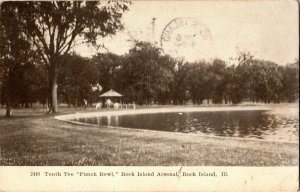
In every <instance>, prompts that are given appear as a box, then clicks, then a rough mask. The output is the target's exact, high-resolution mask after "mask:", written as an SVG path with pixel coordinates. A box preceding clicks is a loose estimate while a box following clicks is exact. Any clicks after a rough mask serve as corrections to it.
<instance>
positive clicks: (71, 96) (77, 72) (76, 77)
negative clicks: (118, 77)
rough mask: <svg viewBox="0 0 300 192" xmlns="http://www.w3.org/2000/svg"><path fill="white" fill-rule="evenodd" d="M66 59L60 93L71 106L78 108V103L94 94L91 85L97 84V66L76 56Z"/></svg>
mask: <svg viewBox="0 0 300 192" xmlns="http://www.w3.org/2000/svg"><path fill="white" fill-rule="evenodd" d="M64 57H65V58H64V60H65V64H64V65H63V66H62V69H61V70H60V74H59V78H58V84H59V86H60V87H61V89H59V90H58V93H59V95H61V96H63V98H64V100H65V101H66V102H67V103H68V104H69V105H70V104H73V105H74V106H75V108H77V107H78V101H82V100H83V99H88V98H89V97H90V95H91V92H92V89H91V85H93V84H96V83H97V80H98V71H97V66H96V65H95V64H94V63H92V62H90V61H89V59H88V58H83V57H81V56H79V55H76V54H73V55H65V56H64Z"/></svg>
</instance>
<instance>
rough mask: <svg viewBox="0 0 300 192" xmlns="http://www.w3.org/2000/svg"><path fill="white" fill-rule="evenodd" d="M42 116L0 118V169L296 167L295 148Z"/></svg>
mask: <svg viewBox="0 0 300 192" xmlns="http://www.w3.org/2000/svg"><path fill="white" fill-rule="evenodd" d="M60 111H61V112H60V114H68V113H74V112H76V111H75V110H74V109H68V108H63V109H61V110H60ZM88 111H95V110H94V109H88V110H87V112H88ZM45 112H46V110H45V109H40V108H39V109H22V110H14V111H13V115H14V117H12V118H10V119H6V118H0V147H1V151H0V152H1V157H0V158H1V159H0V165H31V166H32V165H50V166H51V165H57V166H60V165H98V166H99V165H100V166H101V165H106V166H110V165H112V166H114V165H118V166H125V165H126V166H127V165H134V166H155V165H174V166H175V165H186V166H210V165H212V166H296V165H298V161H299V153H298V149H299V145H298V144H292V143H278V142H261V141H250V140H240V139H239V140H237V139H231V138H218V137H203V136H195V135H189V134H181V133H170V132H156V131H147V130H130V129H122V128H120V129H119V128H104V127H103V128H101V127H92V126H84V125H76V124H72V123H67V122H62V121H58V120H55V119H54V118H53V117H52V116H51V115H45ZM2 113H3V111H2Z"/></svg>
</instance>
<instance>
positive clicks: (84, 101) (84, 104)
mask: <svg viewBox="0 0 300 192" xmlns="http://www.w3.org/2000/svg"><path fill="white" fill-rule="evenodd" d="M86 107H87V100H86V99H83V107H82V108H83V109H86Z"/></svg>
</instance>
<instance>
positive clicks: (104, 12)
mask: <svg viewBox="0 0 300 192" xmlns="http://www.w3.org/2000/svg"><path fill="white" fill-rule="evenodd" d="M128 4H129V3H128V2H125V1H86V2H83V1H52V2H47V1H43V2H39V1H34V2H29V1H27V2H4V3H2V6H3V5H6V6H5V7H12V9H14V10H15V15H16V18H17V22H18V23H20V24H21V25H22V29H23V33H24V34H25V35H26V36H27V37H28V38H29V39H30V43H32V45H34V46H35V50H36V51H37V52H38V53H39V55H40V56H41V57H42V59H43V61H44V64H45V65H46V68H47V72H48V77H49V89H51V108H50V112H52V113H55V112H57V110H58V107H57V79H58V74H59V70H60V68H61V66H62V65H63V64H64V59H63V58H64V57H63V55H67V54H68V53H69V51H70V50H71V48H72V46H73V45H74V42H75V41H76V39H77V38H78V37H79V36H83V37H84V39H86V40H87V42H91V43H92V44H95V43H96V39H97V37H98V36H101V37H105V36H107V35H109V34H115V33H116V31H117V30H119V29H122V24H121V17H122V14H123V12H124V11H126V10H128ZM11 24H12V25H15V23H11Z"/></svg>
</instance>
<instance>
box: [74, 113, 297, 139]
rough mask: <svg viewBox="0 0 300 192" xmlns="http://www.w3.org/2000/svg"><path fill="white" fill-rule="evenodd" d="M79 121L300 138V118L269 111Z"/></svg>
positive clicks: (104, 117)
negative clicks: (299, 135)
mask: <svg viewBox="0 0 300 192" xmlns="http://www.w3.org/2000/svg"><path fill="white" fill-rule="evenodd" d="M76 121H79V122H83V123H88V124H98V125H99V127H103V125H104V126H116V127H126V128H135V129H148V130H158V131H169V132H182V133H188V134H200V135H213V136H225V137H240V138H255V139H263V140H276V141H285V142H297V141H298V138H299V137H298V134H299V119H298V116H297V115H283V114H280V113H279V114H277V113H274V112H273V111H267V110H257V111H256V110H255V111H210V112H204V111H202V112H169V113H151V114H134V115H119V116H114V115H110V116H99V117H88V118H78V119H76Z"/></svg>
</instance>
